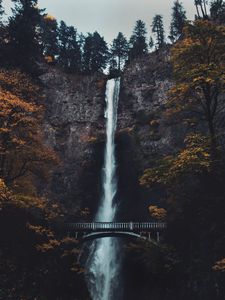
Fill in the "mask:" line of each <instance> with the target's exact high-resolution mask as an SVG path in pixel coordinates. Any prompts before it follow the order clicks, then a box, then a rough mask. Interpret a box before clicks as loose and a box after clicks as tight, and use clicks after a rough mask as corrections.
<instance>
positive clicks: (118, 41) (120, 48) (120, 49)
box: [110, 32, 129, 71]
mask: <svg viewBox="0 0 225 300" xmlns="http://www.w3.org/2000/svg"><path fill="white" fill-rule="evenodd" d="M128 49H129V46H128V42H127V39H126V38H125V36H124V35H123V34H122V32H119V33H118V35H117V37H116V38H115V39H114V40H113V43H112V47H111V50H110V52H111V60H115V61H116V65H114V66H113V68H114V69H117V70H118V71H121V69H122V66H123V65H124V63H125V60H126V59H127V56H128ZM111 66H112V65H111Z"/></svg>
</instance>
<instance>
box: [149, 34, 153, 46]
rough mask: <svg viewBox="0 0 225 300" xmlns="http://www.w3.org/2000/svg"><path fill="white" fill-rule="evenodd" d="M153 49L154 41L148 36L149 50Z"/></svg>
mask: <svg viewBox="0 0 225 300" xmlns="http://www.w3.org/2000/svg"><path fill="white" fill-rule="evenodd" d="M153 47H154V40H153V38H152V37H151V36H150V39H149V48H150V49H152V48H153Z"/></svg>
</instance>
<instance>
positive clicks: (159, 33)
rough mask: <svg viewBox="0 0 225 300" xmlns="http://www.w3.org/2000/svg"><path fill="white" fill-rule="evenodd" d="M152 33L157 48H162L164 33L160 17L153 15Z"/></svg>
mask: <svg viewBox="0 0 225 300" xmlns="http://www.w3.org/2000/svg"><path fill="white" fill-rule="evenodd" d="M152 32H153V33H154V34H155V35H156V41H157V45H158V48H160V47H162V46H163V45H164V44H165V33H164V25H163V17H162V16H161V15H155V17H154V19H153V22H152Z"/></svg>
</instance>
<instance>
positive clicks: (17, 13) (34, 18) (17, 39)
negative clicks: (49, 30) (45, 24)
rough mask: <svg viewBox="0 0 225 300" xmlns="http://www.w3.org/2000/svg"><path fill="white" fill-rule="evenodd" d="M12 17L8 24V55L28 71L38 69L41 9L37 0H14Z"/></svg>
mask: <svg viewBox="0 0 225 300" xmlns="http://www.w3.org/2000/svg"><path fill="white" fill-rule="evenodd" d="M13 2H14V3H15V8H13V10H12V12H13V15H12V17H10V18H9V25H8V44H7V45H8V57H7V59H8V60H9V61H10V63H11V64H12V65H14V66H18V67H20V68H21V69H23V70H25V71H28V72H31V73H33V72H36V71H37V65H36V63H37V61H38V59H39V58H40V44H39V32H40V30H39V28H40V21H41V10H39V9H38V7H37V0H26V1H23V0H13Z"/></svg>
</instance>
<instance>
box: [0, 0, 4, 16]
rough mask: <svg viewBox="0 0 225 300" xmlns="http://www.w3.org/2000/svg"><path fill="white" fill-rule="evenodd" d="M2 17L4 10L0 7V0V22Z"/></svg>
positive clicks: (0, 0)
mask: <svg viewBox="0 0 225 300" xmlns="http://www.w3.org/2000/svg"><path fill="white" fill-rule="evenodd" d="M3 15H4V8H3V6H2V0H0V21H1V19H2V17H3Z"/></svg>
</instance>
